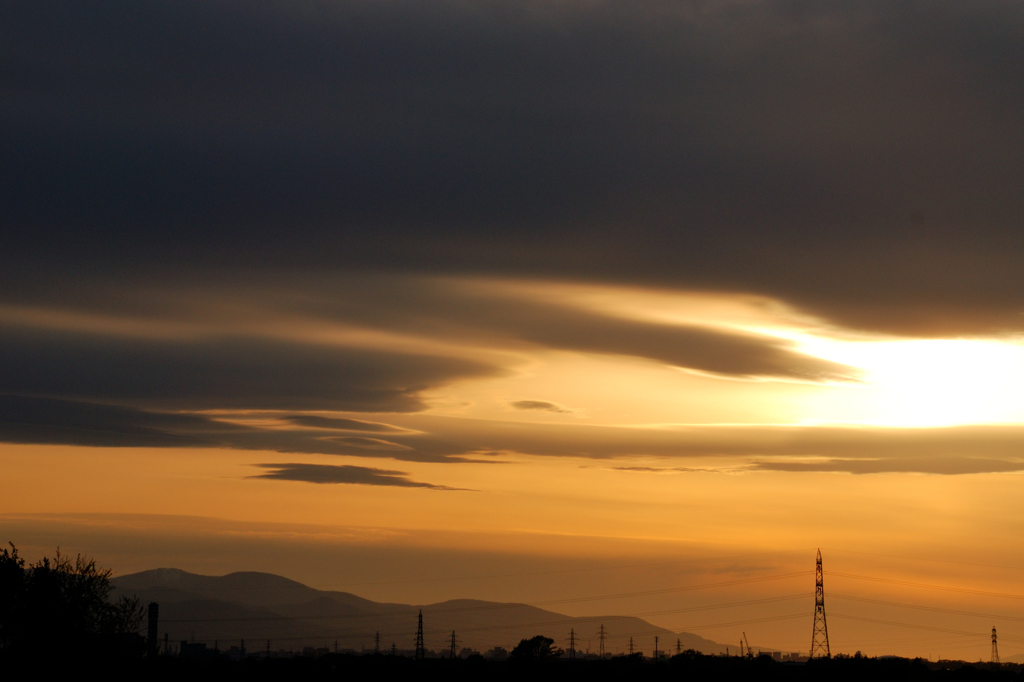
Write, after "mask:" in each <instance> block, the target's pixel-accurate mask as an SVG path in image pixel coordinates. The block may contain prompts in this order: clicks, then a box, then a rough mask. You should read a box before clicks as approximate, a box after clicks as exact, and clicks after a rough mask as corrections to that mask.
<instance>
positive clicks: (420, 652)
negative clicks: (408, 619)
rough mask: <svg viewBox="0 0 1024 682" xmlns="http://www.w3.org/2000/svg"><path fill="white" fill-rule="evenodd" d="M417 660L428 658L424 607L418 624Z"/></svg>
mask: <svg viewBox="0 0 1024 682" xmlns="http://www.w3.org/2000/svg"><path fill="white" fill-rule="evenodd" d="M415 655H416V660H422V659H423V658H426V655H427V651H426V647H424V646H423V609H420V617H419V621H418V623H417V625H416V654H415Z"/></svg>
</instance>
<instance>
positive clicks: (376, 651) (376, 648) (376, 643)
mask: <svg viewBox="0 0 1024 682" xmlns="http://www.w3.org/2000/svg"><path fill="white" fill-rule="evenodd" d="M373 653H374V654H375V655H379V654H380V630H377V634H375V635H374V636H373Z"/></svg>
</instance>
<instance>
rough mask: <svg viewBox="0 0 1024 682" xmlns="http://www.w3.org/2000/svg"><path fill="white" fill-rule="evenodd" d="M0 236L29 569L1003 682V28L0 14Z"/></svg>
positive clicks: (1002, 21)
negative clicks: (575, 620) (820, 570)
mask: <svg viewBox="0 0 1024 682" xmlns="http://www.w3.org/2000/svg"><path fill="white" fill-rule="evenodd" d="M0 220H2V223H0V415H2V417H0V441H2V442H0V472H2V477H0V481H2V494H0V541H3V542H6V541H8V540H9V541H11V542H13V543H15V544H16V545H17V546H18V547H19V549H20V550H21V552H22V554H23V555H25V556H26V557H28V558H29V559H35V558H38V557H39V556H42V555H43V554H44V553H52V552H53V550H54V549H55V548H56V547H57V546H58V545H59V546H60V547H61V549H62V551H69V552H84V553H87V554H89V555H90V556H94V557H95V558H96V559H97V560H98V561H99V562H100V563H101V564H103V565H104V566H108V567H110V568H112V569H114V571H115V573H117V574H125V573H129V572H133V571H138V570H144V569H149V568H156V567H165V566H173V567H177V568H182V569H185V570H190V571H194V572H200V573H209V574H223V573H226V572H229V571H236V570H261V571H271V572H274V573H278V574H280V575H284V576H287V577H289V578H293V579H295V580H300V581H302V582H305V583H307V584H309V585H311V586H313V587H318V588H323V589H338V590H345V591H349V592H353V593H356V594H359V595H361V596H364V597H367V598H370V599H376V600H387V601H401V602H405V603H418V604H422V603H428V602H434V601H440V600H444V599H450V598H456V597H460V598H461V597H468V598H480V599H492V600H500V601H523V602H527V603H531V604H535V605H538V606H542V607H544V608H548V609H551V610H554V611H558V612H561V613H568V614H572V615H600V614H629V615H639V616H641V617H644V618H646V619H647V620H649V621H650V622H652V623H656V624H658V625H661V626H664V627H668V628H671V629H674V630H676V631H684V630H685V631H688V632H695V633H697V634H700V635H702V636H704V637H707V638H709V639H713V640H715V641H720V642H724V643H731V644H735V643H736V642H738V640H739V638H740V637H741V633H742V632H746V633H747V634H748V636H749V637H750V640H751V642H752V643H753V644H754V645H755V646H764V647H765V648H769V647H771V648H779V649H786V650H793V651H804V652H806V651H807V650H808V648H809V645H810V637H811V625H812V613H813V599H814V597H813V593H814V576H813V570H814V556H815V550H816V549H817V548H819V547H820V548H821V549H822V553H823V555H824V561H825V575H826V585H825V590H826V612H827V613H828V617H829V634H830V640H831V647H832V651H833V652H847V653H853V652H854V651H856V650H862V651H864V652H865V653H868V654H871V655H881V654H900V655H910V656H918V655H919V656H928V657H931V658H932V659H933V660H934V659H937V658H939V657H955V658H965V659H967V660H976V659H979V658H984V659H986V660H987V659H988V655H989V648H990V644H989V639H988V637H989V632H990V629H991V627H992V626H993V625H995V626H996V627H998V629H999V636H1000V651H1001V653H1002V655H1003V658H1004V660H1006V659H1008V658H1011V657H1013V656H1016V655H1020V656H1022V658H1021V660H1022V661H1024V543H1022V542H1021V539H1022V538H1024V495H1022V494H1021V493H1022V485H1021V484H1022V482H1024V478H1022V472H1024V390H1022V387H1024V342H1022V338H1024V337H1022V334H1024V274H1022V273H1024V5H1022V4H1020V3H1012V2H1005V1H991V2H990V1H988V0H972V2H969V3H965V2H953V1H946V0H900V1H898V2H897V1H894V0H886V1H881V0H878V1H876V0H868V1H867V2H858V3H853V2H849V1H847V0H836V1H829V0H822V1H821V2H815V3H807V2H799V1H795V0H794V1H761V0H721V1H719V0H704V1H694V2H686V1H682V0H664V1H661V0H653V1H652V2H644V3H623V2H612V1H606V0H551V1H549V2H534V1H533V0H465V1H456V0H430V1H424V0H366V1H362V0H352V1H341V0H289V1H287V2H285V1H284V0H267V1H262V2H241V1H238V2H235V1H227V0H204V1H199V0H196V1H186V0H177V1H170V0H168V1H157V0H145V1H139V0H131V1H128V0H125V1H124V2H121V1H112V0H102V1H99V0H96V1H93V0H75V1H74V2H56V1H53V2H51V1H48V0H34V1H33V2H30V3H8V4H6V5H5V6H4V7H3V9H0ZM833 574H834V575H833ZM738 602H742V603H740V604H736V603H738ZM545 634H547V633H545ZM553 635H559V636H561V635H560V633H553V634H552V636H553ZM620 645H623V643H613V647H615V646H620ZM647 647H648V648H650V645H649V644H648V645H647Z"/></svg>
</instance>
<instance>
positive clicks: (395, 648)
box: [391, 642, 398, 656]
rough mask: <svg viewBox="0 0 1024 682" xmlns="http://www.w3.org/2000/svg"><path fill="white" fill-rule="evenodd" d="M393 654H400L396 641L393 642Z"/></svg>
mask: <svg viewBox="0 0 1024 682" xmlns="http://www.w3.org/2000/svg"><path fill="white" fill-rule="evenodd" d="M391 655H392V656H397V655H398V645H396V644H395V643H394V642H392V643H391Z"/></svg>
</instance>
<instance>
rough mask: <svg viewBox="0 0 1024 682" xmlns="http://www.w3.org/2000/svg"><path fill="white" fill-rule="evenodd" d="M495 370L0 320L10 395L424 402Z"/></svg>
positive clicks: (270, 343) (258, 404)
mask: <svg viewBox="0 0 1024 682" xmlns="http://www.w3.org/2000/svg"><path fill="white" fill-rule="evenodd" d="M497 371H498V370H497V369H496V368H494V367H488V366H486V365H482V364H480V363H475V362H472V361H469V360H457V359H453V358H445V357H436V356H430V355H412V354H404V353H393V352H386V351H373V350H366V349H359V348H346V347H337V346H328V345H319V344H313V343H297V342H286V341H278V340H271V339H266V338H259V337H252V336H248V337H247V336H224V337H215V338H201V339H184V340H181V339H170V340H161V339H155V340H154V339H146V338H138V337H127V338H126V337H123V336H117V335H113V336H111V335H98V334H82V333H68V332H54V331H50V330H33V329H24V328H16V327H7V328H4V327H0V386H3V389H4V390H5V391H6V392H8V393H11V394H15V393H21V394H26V395H38V396H50V397H55V398H71V399H79V400H83V399H84V400H95V401H97V402H111V403H120V404H128V405H136V406H138V405H150V406H154V405H159V406H161V407H164V408H171V409H192V410H201V409H219V408H236V409H238V408H250V409H251V408H255V409H300V410H315V409H334V410H338V409H341V410H358V411H396V412H403V411H410V410H419V409H422V407H423V404H422V402H421V401H420V398H419V395H418V393H419V391H421V390H422V389H424V388H426V387H429V386H434V385H437V384H439V383H445V382H448V381H451V380H454V379H457V378H463V377H470V376H486V375H493V374H495V373H496V372H497Z"/></svg>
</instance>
